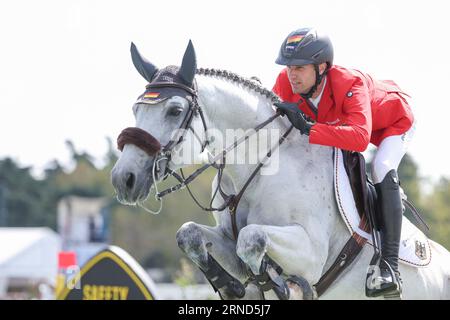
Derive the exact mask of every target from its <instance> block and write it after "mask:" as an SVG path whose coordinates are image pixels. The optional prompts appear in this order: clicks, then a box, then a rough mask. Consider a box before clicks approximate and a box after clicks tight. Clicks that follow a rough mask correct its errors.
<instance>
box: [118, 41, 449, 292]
mask: <svg viewBox="0 0 450 320" xmlns="http://www.w3.org/2000/svg"><path fill="white" fill-rule="evenodd" d="M131 55H132V59H133V63H134V65H135V67H136V69H137V70H138V72H139V73H140V74H141V75H142V76H143V77H144V79H145V80H146V81H147V82H148V83H149V84H148V86H147V88H146V91H145V93H144V94H143V95H141V96H140V98H139V99H138V101H137V102H136V103H135V104H134V105H133V112H134V115H135V118H136V126H135V128H133V129H134V131H133V132H129V131H127V132H126V130H124V131H123V132H122V134H121V135H120V136H119V139H118V145H119V149H121V150H122V153H121V155H120V157H119V158H118V160H117V162H116V164H115V166H114V168H113V169H112V171H111V182H112V184H113V186H114V188H115V190H116V193H117V198H118V200H119V201H120V202H121V203H123V204H128V205H136V204H142V203H143V202H144V201H145V200H146V199H147V197H148V196H149V194H150V190H151V189H152V188H153V187H155V186H157V184H158V182H160V181H161V180H163V179H164V178H165V177H166V176H167V174H168V172H170V173H174V172H175V171H176V170H178V169H180V168H183V167H186V166H189V165H192V163H193V162H195V161H197V162H196V163H209V164H210V165H213V162H214V163H215V164H216V165H217V163H216V162H217V160H218V159H221V160H222V161H223V162H221V166H217V167H218V168H220V169H221V170H219V171H218V174H217V175H216V176H215V178H214V180H213V182H212V186H211V187H212V200H211V204H212V205H211V211H212V212H213V215H214V218H215V221H216V224H215V225H214V226H208V225H201V224H197V223H195V222H192V221H190V222H186V223H184V224H183V225H182V226H181V227H180V229H179V230H178V232H177V234H176V239H177V242H178V246H179V247H180V248H181V250H182V251H184V253H185V254H186V255H187V256H188V257H189V259H190V260H192V261H193V263H194V264H195V265H197V266H198V267H199V268H200V270H201V271H202V272H204V274H205V275H206V277H207V279H208V280H209V281H210V283H211V284H212V285H213V287H214V288H215V289H216V291H218V293H219V294H220V296H221V298H223V299H282V298H288V299H307V298H318V295H317V293H316V292H314V286H313V284H315V283H317V282H318V281H319V279H320V278H321V276H322V275H323V274H324V272H325V271H326V270H328V269H329V268H330V266H331V265H332V264H333V263H334V262H335V260H336V258H337V257H338V255H339V252H340V250H341V249H342V247H343V246H344V245H345V243H346V241H347V239H348V236H349V233H348V230H347V228H346V225H345V223H344V222H343V220H342V218H341V216H340V215H339V212H338V207H337V204H336V200H335V193H334V188H333V152H334V149H333V148H331V147H327V146H321V145H315V144H310V143H309V141H308V138H307V136H304V135H301V134H300V132H299V131H297V130H294V131H292V132H290V133H289V134H288V135H286V136H283V139H280V141H282V142H283V144H282V145H281V144H279V145H278V152H277V157H266V158H265V160H267V161H265V163H264V165H263V166H262V167H263V168H267V167H268V166H270V165H274V164H275V165H276V166H274V167H276V169H277V170H276V173H275V174H273V173H272V174H263V173H262V172H259V174H254V177H253V178H254V179H252V180H251V182H249V179H248V177H249V176H251V175H252V173H254V172H255V171H254V168H255V165H254V163H252V164H248V163H243V162H238V161H234V160H236V159H248V157H249V153H252V152H257V151H255V150H254V148H253V149H252V148H236V149H234V151H235V154H234V157H235V159H230V158H229V157H231V153H223V154H222V155H221V154H220V152H219V156H216V157H215V158H214V157H213V156H211V154H212V152H210V150H221V148H222V147H223V145H222V144H221V143H222V142H223V141H221V140H222V139H223V136H225V133H226V130H229V129H233V130H236V129H243V131H245V130H248V129H253V128H255V127H257V126H258V125H259V124H261V123H262V122H264V121H265V120H267V119H269V118H271V120H272V121H270V122H266V127H265V129H266V130H272V131H275V132H287V131H288V130H289V128H291V129H292V127H291V126H290V123H289V122H288V120H287V119H285V117H278V116H275V117H274V109H273V102H274V101H276V100H277V97H276V96H275V95H274V94H273V93H271V92H270V91H269V90H267V89H265V88H263V87H262V85H260V84H259V83H257V82H256V81H254V80H249V79H244V78H243V77H240V76H238V75H236V74H233V73H231V72H227V71H222V70H217V69H197V65H196V58H195V51H194V48H193V45H192V43H191V42H189V44H188V47H187V49H186V51H185V54H184V57H183V60H182V64H181V66H180V67H175V66H168V67H165V68H162V69H158V68H157V67H156V66H155V65H153V64H152V63H151V62H149V61H148V60H146V59H145V58H144V57H143V56H141V54H140V53H139V51H138V50H137V48H136V46H135V45H134V44H133V43H132V45H131ZM174 83H175V85H174ZM194 107H195V108H194ZM193 109H195V110H194V111H193ZM180 127H183V128H185V129H186V130H184V131H183V133H182V134H179V133H176V134H175V133H174V132H177V129H179V128H180ZM207 128H214V130H209V129H208V130H207ZM255 137H256V139H257V142H258V148H262V149H264V150H263V151H262V153H263V154H265V152H266V151H267V150H269V151H270V150H272V149H271V147H272V146H273V145H272V144H271V143H270V142H268V140H267V139H266V140H264V139H261V138H260V137H259V136H256V135H255ZM133 139H134V140H133ZM263 140H264V141H263ZM235 146H236V145H235ZM180 150H191V151H192V159H191V160H190V161H186V160H185V159H184V158H183V156H182V155H181V154H180ZM258 150H259V149H258ZM205 154H209V156H205ZM168 155H169V156H168ZM221 157H222V158H221ZM236 162H238V163H236ZM269 171H270V170H269ZM180 185H181V184H180ZM244 187H245V188H244ZM243 188H244V189H245V192H244V193H242V194H240V196H241V197H240V199H239V200H240V201H239V204H238V206H237V208H236V207H234V208H233V209H234V210H235V212H233V210H232V209H230V208H231V207H230V206H224V203H227V200H230V199H227V198H228V197H227V195H230V194H234V195H235V194H237V193H238V192H239V190H243ZM175 189H177V188H175ZM218 189H220V192H218V191H217V190H218ZM173 190H174V189H173ZM215 209H216V210H215ZM219 209H220V210H219ZM230 213H231V214H230ZM404 219H405V218H404ZM430 247H431V254H432V256H433V259H432V260H431V262H430V264H429V265H427V266H426V267H422V268H417V267H413V266H408V265H404V264H400V266H399V268H400V269H399V270H400V273H401V275H402V279H403V282H404V284H403V298H404V299H450V253H449V252H448V251H447V250H446V249H445V248H444V247H442V246H441V245H439V244H438V243H436V242H434V241H431V240H430ZM372 253H373V252H372V248H371V246H369V245H367V244H366V245H364V247H363V248H362V250H361V252H360V254H359V256H358V257H357V259H356V260H355V261H354V262H353V263H352V264H351V266H350V267H349V269H348V271H347V272H345V273H344V274H342V275H341V276H340V277H339V278H338V279H337V280H336V281H335V282H334V283H333V284H332V285H331V286H330V287H329V288H328V289H327V290H326V291H325V292H324V293H323V294H322V295H321V296H320V299H368V298H367V297H366V295H365V285H366V282H365V279H366V275H367V269H368V266H369V264H370V260H371V258H372ZM262 278H264V279H265V280H266V281H265V283H266V284H267V283H269V282H272V285H271V286H268V288H266V289H265V290H263V289H262V288H261V285H258V281H255V279H256V280H261V279H262ZM270 280H272V281H270ZM299 280H300V281H299ZM263 282H264V281H263ZM259 283H261V281H259ZM381 298H383V297H380V299H381Z"/></svg>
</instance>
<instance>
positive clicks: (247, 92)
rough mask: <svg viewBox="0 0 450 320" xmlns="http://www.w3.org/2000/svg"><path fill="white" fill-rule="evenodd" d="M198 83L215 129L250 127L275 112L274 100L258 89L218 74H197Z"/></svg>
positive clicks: (207, 112)
mask: <svg viewBox="0 0 450 320" xmlns="http://www.w3.org/2000/svg"><path fill="white" fill-rule="evenodd" d="M197 84H198V88H199V90H198V91H199V98H200V103H201V105H202V106H204V107H205V113H206V114H207V117H208V119H209V122H210V125H211V126H212V127H213V128H215V129H218V130H220V131H223V132H224V131H225V130H226V129H250V128H253V127H255V126H256V125H257V124H259V123H261V122H263V121H264V120H266V119H268V118H269V117H270V116H272V115H273V109H272V108H271V102H270V100H269V99H268V98H266V97H264V96H262V95H260V94H258V93H257V92H256V91H253V90H251V89H248V88H243V87H242V86H241V85H238V84H236V83H233V82H231V81H229V80H226V79H222V78H218V77H208V76H197ZM274 124H275V123H274ZM272 127H273V124H272Z"/></svg>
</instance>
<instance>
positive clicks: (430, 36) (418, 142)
mask: <svg viewBox="0 0 450 320" xmlns="http://www.w3.org/2000/svg"><path fill="white" fill-rule="evenodd" d="M449 9H450V2H449V1H445V0H430V1H415V0H413V1H411V0H408V1H404V0H395V1H392V0H376V1H368V0H365V1H361V0H348V1H345V0H344V1H326V0H315V1H300V0H297V1H284V0H277V1H263V0H259V1H248V0H246V1H242V0H239V1H236V0H227V1H214V0H210V1H200V0H190V1H160V0H158V1H153V0H147V1H112V0H109V1H95V0H89V1H66V0H64V1H63V0H57V1H50V0H40V1H30V0H15V1H1V2H0V46H1V50H0V159H2V158H5V157H11V158H13V159H15V160H16V161H18V162H19V163H20V164H21V165H23V166H33V167H34V172H35V173H36V174H39V172H42V170H43V169H44V168H45V167H46V166H47V165H48V164H49V163H50V161H52V160H53V159H57V160H58V161H60V162H61V163H62V164H63V165H65V166H70V152H69V150H68V148H67V147H66V144H65V141H66V140H71V141H72V142H73V143H74V144H75V147H76V149H77V150H78V151H80V152H81V151H85V152H88V153H89V154H91V155H93V156H94V157H96V158H97V159H98V164H99V165H101V161H102V156H103V155H105V153H106V150H107V147H108V146H107V140H106V138H107V137H109V138H111V139H112V140H113V141H115V140H116V137H117V135H118V134H119V133H120V131H121V130H122V129H123V128H125V127H128V126H133V125H134V118H133V115H132V110H131V107H132V104H133V102H134V101H135V99H136V98H137V96H138V95H140V94H141V93H142V92H143V90H144V88H145V84H146V83H145V80H144V79H142V78H141V76H140V75H139V74H138V73H137V71H136V70H135V68H134V67H133V64H132V61H131V57H130V53H129V47H130V43H131V41H133V42H134V43H135V44H136V45H137V46H138V48H139V50H140V52H141V53H142V54H143V55H144V56H146V57H147V59H148V60H150V61H152V62H153V63H154V64H156V65H157V66H161V67H164V66H166V65H170V64H174V65H179V64H180V63H181V59H182V56H183V53H184V50H185V48H186V45H187V43H188V41H189V39H191V40H192V41H193V44H194V47H195V49H196V53H197V64H198V67H210V68H220V69H227V70H230V71H233V72H235V73H238V74H240V75H242V76H245V77H250V76H257V77H258V78H260V79H261V81H262V83H263V84H264V85H265V86H266V87H268V88H272V85H273V83H274V80H275V78H276V76H277V74H278V73H279V71H280V70H281V66H278V65H276V64H275V62H274V61H275V58H276V56H277V54H278V50H279V47H280V45H281V43H282V41H283V40H284V38H285V37H286V36H287V34H289V33H290V32H291V31H293V30H295V29H298V28H300V27H304V26H311V27H316V28H317V29H320V30H322V31H323V32H326V33H328V34H329V36H330V38H331V39H332V41H333V44H334V50H335V64H337V65H340V66H344V67H348V68H355V69H359V70H361V71H364V72H367V73H369V74H371V75H373V76H374V77H375V78H378V79H392V80H394V81H395V82H397V83H398V84H399V85H400V86H401V87H402V89H404V90H405V91H406V92H408V93H409V94H410V95H411V96H412V98H413V99H412V103H411V105H412V108H413V112H414V114H415V117H416V119H417V121H418V125H417V130H416V134H415V138H414V140H413V142H412V144H411V146H410V150H409V154H410V155H411V156H412V157H413V159H414V160H415V161H416V162H417V163H418V165H419V169H420V171H419V173H420V174H421V176H424V177H429V178H430V179H434V180H437V179H438V178H439V177H441V176H446V177H450V166H448V165H447V163H448V158H449V155H450V151H449V148H448V146H449V143H448V141H447V139H448V137H449V133H448V129H449V128H450V123H449V119H450V111H449V110H450V108H449V104H450V102H449V99H446V98H447V97H446V93H447V92H448V90H449V88H448V74H449V73H450V44H449V41H448V32H449V30H450V21H449V20H450V19H449V18H448V12H450V10H449Z"/></svg>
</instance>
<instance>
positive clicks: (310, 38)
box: [273, 28, 414, 296]
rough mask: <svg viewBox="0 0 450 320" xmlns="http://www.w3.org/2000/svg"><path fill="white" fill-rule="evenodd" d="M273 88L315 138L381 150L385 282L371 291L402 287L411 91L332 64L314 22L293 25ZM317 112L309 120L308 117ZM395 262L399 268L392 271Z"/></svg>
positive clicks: (375, 170) (375, 166)
mask: <svg viewBox="0 0 450 320" xmlns="http://www.w3.org/2000/svg"><path fill="white" fill-rule="evenodd" d="M276 63H277V64H280V65H285V66H286V68H285V69H283V70H282V71H281V73H280V74H279V76H278V78H277V80H276V83H275V85H274V87H273V91H274V92H275V93H276V94H277V95H278V96H279V97H280V98H281V99H282V100H283V101H284V102H283V103H277V104H275V105H276V106H277V107H278V108H279V109H281V111H283V113H284V114H286V115H287V117H288V119H289V120H290V121H291V123H292V124H293V125H294V126H295V127H296V128H297V129H299V130H300V132H301V134H305V135H307V136H309V142H310V143H313V144H320V145H325V146H333V147H337V148H341V149H344V150H350V151H357V152H363V151H365V150H366V148H367V146H368V144H369V143H372V144H374V145H376V146H377V147H378V148H377V151H376V154H375V157H374V159H373V161H372V179H373V181H374V183H375V187H376V190H377V193H378V195H379V198H381V201H380V208H381V219H380V224H381V226H380V229H381V253H382V258H383V259H382V260H381V262H380V277H379V278H378V281H379V282H378V283H380V284H381V285H380V286H379V287H377V289H375V290H374V291H373V295H372V296H380V295H384V294H392V293H396V292H399V293H400V292H401V280H400V274H399V272H398V252H399V242H400V233H401V224H402V202H401V195H400V188H399V178H398V175H397V168H398V166H399V164H400V161H401V159H402V158H403V156H404V155H405V153H406V150H407V146H408V143H409V141H410V139H411V137H412V135H413V132H414V126H413V122H414V117H413V114H412V111H411V108H410V106H409V104H408V102H407V100H406V98H405V93H404V92H402V90H401V89H400V88H399V87H398V86H397V85H396V84H395V83H394V82H393V81H378V80H375V79H374V78H372V77H371V76H370V75H368V74H365V73H362V72H360V71H357V70H350V69H346V68H343V67H340V66H336V65H333V46H332V43H331V41H330V39H329V38H328V37H327V36H326V35H323V34H321V33H319V32H318V31H316V30H315V29H313V28H302V29H298V30H295V31H293V32H291V33H290V34H289V35H288V36H287V37H286V39H285V40H284V41H283V43H282V45H281V48H280V52H279V55H278V58H277V60H276ZM305 115H306V116H307V117H309V118H310V119H312V121H311V120H310V119H308V118H307V117H305ZM390 268H391V269H392V271H393V273H391V272H390Z"/></svg>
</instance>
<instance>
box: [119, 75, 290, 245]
mask: <svg viewBox="0 0 450 320" xmlns="http://www.w3.org/2000/svg"><path fill="white" fill-rule="evenodd" d="M163 88H175V89H181V90H184V91H185V92H187V93H188V97H189V99H188V101H189V109H188V112H187V113H186V116H185V118H184V119H183V121H182V123H181V125H180V127H179V130H178V131H177V132H181V134H178V133H177V134H175V136H174V137H172V138H171V140H170V141H169V142H168V143H167V144H166V145H165V146H161V145H160V143H159V141H158V140H157V139H156V138H154V137H153V136H152V135H151V134H150V133H148V132H146V131H145V130H142V129H140V128H137V127H129V128H126V129H124V130H123V131H122V132H121V133H120V135H119V136H118V138H117V146H118V149H119V150H120V151H122V150H123V147H124V146H125V144H134V145H136V146H137V147H139V148H141V149H142V150H143V151H144V152H146V153H147V154H148V155H149V156H152V157H155V161H154V164H153V168H152V174H153V183H154V184H155V185H156V183H157V181H156V180H155V178H156V173H160V168H159V162H160V161H162V160H166V161H167V163H168V162H169V161H170V160H171V157H172V152H173V150H174V148H175V147H176V146H177V145H179V144H180V143H182V141H183V140H184V137H185V135H186V132H187V131H188V130H191V131H192V132H193V134H194V136H195V137H196V139H197V140H198V141H199V142H200V144H201V146H202V148H201V151H202V152H203V151H204V150H205V148H206V146H207V145H208V144H209V142H210V141H209V138H208V135H207V132H208V128H207V125H206V121H205V117H204V114H203V111H202V108H201V107H200V105H199V103H198V91H197V88H196V84H195V82H194V84H193V88H191V87H188V86H186V85H184V84H181V83H178V82H154V83H153V82H152V83H150V84H148V85H147V86H146V89H163ZM198 115H199V116H200V118H201V120H202V124H203V130H204V137H205V138H204V140H203V141H202V140H201V139H200V137H199V136H198V135H197V133H196V132H195V130H194V128H192V126H191V124H192V121H193V119H194V117H195V116H198ZM280 115H281V113H280V112H279V111H277V112H276V113H275V114H274V115H273V116H271V117H270V118H268V119H267V120H266V121H264V122H262V123H261V124H259V125H257V126H256V127H254V128H253V129H251V132H250V133H246V134H245V135H244V136H242V137H241V138H239V139H238V140H236V141H235V142H234V143H233V144H232V145H230V146H228V147H226V148H225V149H224V150H222V151H221V152H220V153H219V154H217V155H216V156H214V157H211V158H210V159H209V163H207V164H205V165H203V166H202V167H200V168H199V169H197V170H196V171H194V172H193V173H192V174H191V175H189V176H188V177H187V178H186V177H185V176H184V173H183V170H182V169H180V174H181V176H180V175H179V174H178V173H176V172H175V171H173V170H171V169H170V168H169V167H168V165H166V166H165V172H164V174H163V179H165V178H167V177H168V176H173V177H174V178H175V179H176V180H178V182H179V183H178V184H176V185H174V186H172V187H170V188H167V189H165V190H163V191H161V192H158V190H157V192H156V195H155V197H156V199H157V200H158V201H161V200H162V198H163V197H164V196H166V195H168V194H170V193H172V192H175V191H178V190H180V189H183V188H185V187H186V188H187V189H188V191H189V194H190V196H191V197H192V199H193V200H194V202H195V203H196V204H197V205H198V206H199V207H200V208H201V209H202V210H204V211H218V212H221V211H223V210H225V209H226V208H228V209H229V213H230V216H231V223H232V229H233V236H234V238H235V240H237V237H238V229H237V222H236V211H237V207H238V205H239V201H240V200H241V198H242V196H243V194H244V192H245V190H246V189H247V187H248V186H249V185H250V183H251V181H252V180H253V179H254V178H255V176H256V174H257V173H258V172H259V170H260V169H261V168H262V167H263V166H264V164H265V163H266V161H268V159H269V158H270V157H271V155H272V154H273V153H274V152H275V150H276V149H278V148H279V147H280V145H281V144H282V143H283V142H284V140H285V139H286V137H287V136H288V135H289V133H290V132H291V131H292V129H293V126H290V128H289V129H288V130H287V131H286V132H285V133H284V134H283V135H282V136H281V138H280V139H279V140H278V143H277V144H275V146H273V147H272V148H271V149H270V150H269V151H268V152H267V154H266V156H265V157H264V159H262V160H261V161H259V163H258V164H257V166H256V168H255V169H254V171H253V172H252V173H251V175H250V176H249V178H248V179H247V181H246V182H245V184H244V186H243V187H242V188H241V190H240V191H239V192H238V193H237V194H230V195H228V194H226V193H225V192H224V191H223V189H222V186H221V181H222V176H223V170H224V168H225V166H226V163H225V158H226V155H227V153H228V152H230V151H231V150H233V149H234V148H236V147H237V146H238V145H239V144H241V143H242V142H245V141H246V140H248V139H249V138H250V137H251V136H252V135H253V134H256V133H257V132H258V131H259V130H260V129H262V128H264V127H265V126H267V125H268V124H269V123H271V122H272V121H273V120H275V119H276V118H277V117H279V116H280ZM219 161H220V162H221V163H220V164H218V163H217V162H219ZM209 167H213V168H215V169H216V170H217V171H218V172H217V177H218V182H217V187H216V190H215V191H214V192H213V196H212V198H211V201H210V203H209V207H205V206H203V205H201V204H200V203H199V201H198V200H197V199H196V197H195V196H194V195H193V193H192V192H191V190H190V188H189V186H188V185H189V184H190V183H191V182H192V181H193V180H195V179H196V178H197V177H198V176H199V175H200V174H201V173H203V172H204V171H205V170H206V169H208V168H209ZM217 193H220V194H221V196H222V198H223V199H224V200H225V201H224V203H223V204H222V205H221V206H219V207H217V208H214V207H212V203H213V201H214V199H215V197H216V195H217ZM160 210H161V207H160Z"/></svg>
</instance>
